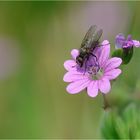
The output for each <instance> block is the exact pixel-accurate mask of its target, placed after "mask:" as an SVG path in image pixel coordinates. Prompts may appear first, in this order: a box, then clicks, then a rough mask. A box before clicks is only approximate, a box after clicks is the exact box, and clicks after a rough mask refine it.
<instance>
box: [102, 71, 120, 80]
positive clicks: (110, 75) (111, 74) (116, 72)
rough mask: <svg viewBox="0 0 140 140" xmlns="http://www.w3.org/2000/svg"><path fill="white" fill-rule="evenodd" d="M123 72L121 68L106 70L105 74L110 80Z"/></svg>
mask: <svg viewBox="0 0 140 140" xmlns="http://www.w3.org/2000/svg"><path fill="white" fill-rule="evenodd" d="M121 72H122V71H121V70H120V69H113V70H110V71H107V72H105V73H104V76H105V77H106V78H107V79H109V80H113V79H115V78H117V77H118V76H119V75H120V74H121Z"/></svg>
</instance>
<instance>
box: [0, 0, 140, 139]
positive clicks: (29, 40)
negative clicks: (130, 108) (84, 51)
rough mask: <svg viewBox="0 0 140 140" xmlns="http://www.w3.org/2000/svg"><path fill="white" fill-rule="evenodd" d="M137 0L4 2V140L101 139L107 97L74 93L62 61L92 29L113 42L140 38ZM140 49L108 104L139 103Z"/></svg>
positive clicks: (0, 58)
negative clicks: (69, 90) (119, 38)
mask: <svg viewBox="0 0 140 140" xmlns="http://www.w3.org/2000/svg"><path fill="white" fill-rule="evenodd" d="M139 6H140V2H55V1H54V2H45V1H42V2H39V1H38V2H37V1H34V2H28V1H26V2H16V1H15V2H10V1H9V2H8V1H7V2H4V1H3V2H2V1H1V2H0V138H100V137H101V136H100V130H99V127H100V119H101V115H102V113H103V112H104V110H103V108H102V106H103V101H102V96H101V95H98V96H97V97H96V98H90V97H88V95H87V94H86V92H85V91H83V92H81V93H80V94H76V95H70V94H68V93H67V92H66V90H65V87H66V85H67V83H64V82H63V75H64V73H65V70H64V68H63V63H64V61H65V60H67V59H70V57H71V56H70V51H71V49H73V48H79V46H80V44H81V41H82V39H83V37H84V35H85V33H86V31H87V30H88V28H89V27H90V25H92V24H96V25H97V26H98V27H99V28H102V29H103V31H104V34H103V38H102V40H103V39H108V40H110V42H111V47H112V48H111V49H112V50H113V49H114V38H115V36H116V35H117V34H118V33H121V32H122V33H124V34H125V35H127V34H129V33H130V34H132V37H133V38H134V39H137V40H140V16H139V13H140V8H139ZM139 71H140V49H137V50H136V49H135V51H134V56H133V59H132V60H131V62H130V63H129V65H128V66H126V67H123V74H122V75H121V76H120V77H119V78H118V80H117V81H116V82H115V83H114V84H113V87H112V91H111V92H110V94H108V99H109V101H110V103H111V104H112V105H113V106H123V105H124V104H126V103H127V102H128V101H130V100H134V101H135V102H138V101H139V99H140V74H139Z"/></svg>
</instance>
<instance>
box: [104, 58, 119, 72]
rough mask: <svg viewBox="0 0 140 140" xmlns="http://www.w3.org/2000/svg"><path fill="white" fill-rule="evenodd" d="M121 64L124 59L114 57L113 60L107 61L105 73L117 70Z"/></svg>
mask: <svg viewBox="0 0 140 140" xmlns="http://www.w3.org/2000/svg"><path fill="white" fill-rule="evenodd" d="M121 63H122V59H121V58H118V57H113V58H111V59H109V60H108V61H107V63H106V64H105V66H104V70H105V72H107V71H109V70H112V69H114V68H117V67H119V66H120V64H121Z"/></svg>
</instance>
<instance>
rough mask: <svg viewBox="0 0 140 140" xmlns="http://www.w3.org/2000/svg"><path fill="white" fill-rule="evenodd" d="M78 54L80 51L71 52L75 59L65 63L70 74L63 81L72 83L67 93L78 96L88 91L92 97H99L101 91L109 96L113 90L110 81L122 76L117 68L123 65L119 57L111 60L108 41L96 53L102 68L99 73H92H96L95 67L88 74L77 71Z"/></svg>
mask: <svg viewBox="0 0 140 140" xmlns="http://www.w3.org/2000/svg"><path fill="white" fill-rule="evenodd" d="M78 54H79V51H78V50H76V49H73V50H72V51H71V55H72V57H73V59H72V60H67V61H65V62H64V67H65V69H66V70H67V71H68V72H67V73H66V74H65V75H64V77H63V80H64V81H65V82H69V83H70V84H69V85H68V86H67V88H66V90H67V92H68V93H70V94H76V93H79V92H80V91H82V90H84V89H87V93H88V95H89V96H90V97H95V96H97V95H98V92H99V91H101V92H102V93H104V94H107V93H108V92H109V91H110V89H111V85H110V80H113V79H115V78H117V77H118V76H119V75H120V74H121V70H120V69H118V68H117V67H119V66H120V64H121V63H122V60H121V59H120V58H118V57H113V58H109V54H110V45H109V42H108V41H107V40H105V41H103V43H102V45H101V47H99V48H97V49H96V50H95V51H94V54H95V55H96V57H97V59H98V63H99V67H100V68H99V70H98V71H97V73H95V72H93V73H91V71H92V69H93V71H94V67H90V72H86V73H82V72H79V71H77V67H76V65H77V64H76V57H77V56H78Z"/></svg>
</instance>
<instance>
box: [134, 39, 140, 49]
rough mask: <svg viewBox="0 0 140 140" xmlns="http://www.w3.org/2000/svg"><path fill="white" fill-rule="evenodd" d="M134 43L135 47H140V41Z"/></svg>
mask: <svg viewBox="0 0 140 140" xmlns="http://www.w3.org/2000/svg"><path fill="white" fill-rule="evenodd" d="M133 43H134V46H135V47H137V48H138V47H140V41H137V40H133Z"/></svg>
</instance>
